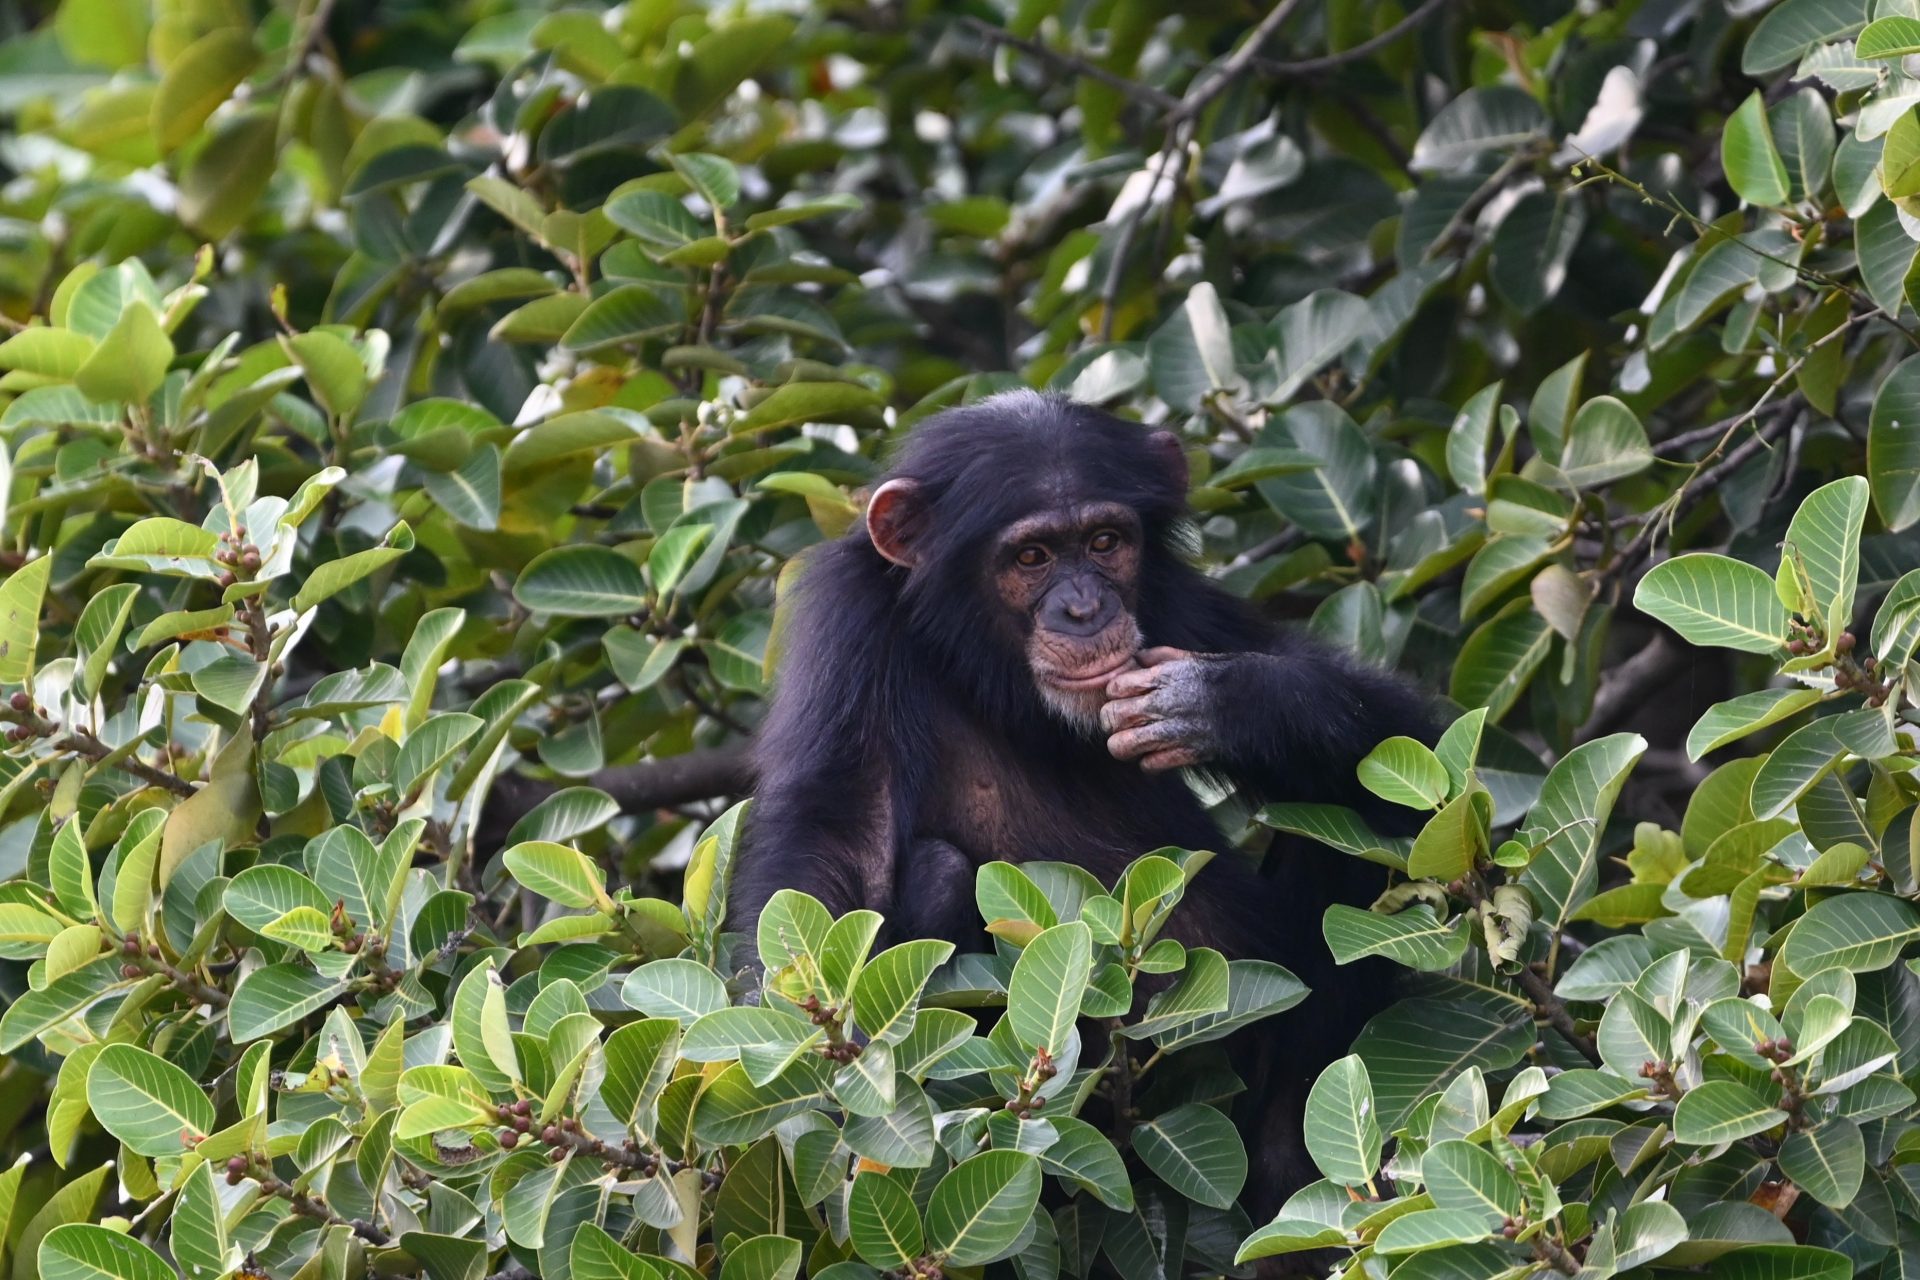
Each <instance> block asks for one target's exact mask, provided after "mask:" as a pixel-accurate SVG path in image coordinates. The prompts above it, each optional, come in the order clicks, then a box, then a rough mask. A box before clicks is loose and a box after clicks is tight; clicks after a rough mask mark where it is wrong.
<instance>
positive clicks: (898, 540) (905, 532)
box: [867, 480, 927, 569]
mask: <svg viewBox="0 0 1920 1280" xmlns="http://www.w3.org/2000/svg"><path fill="white" fill-rule="evenodd" d="M926 522H927V504H926V499H925V497H924V495H922V494H921V492H920V483H919V481H917V480H889V481H887V482H886V483H885V484H883V485H881V486H880V487H879V488H878V489H875V490H874V491H873V496H872V497H871V498H868V499H867V536H868V537H869V538H872V539H873V549H874V550H875V551H878V552H879V553H880V554H881V555H883V556H885V557H886V558H887V559H889V560H891V561H893V562H894V563H895V564H897V565H900V566H901V567H903V568H907V569H911V568H913V566H914V565H915V564H916V563H917V562H918V561H919V559H920V552H919V549H918V548H916V547H915V546H914V542H915V541H916V540H917V539H918V538H919V536H920V534H921V533H922V532H924V530H925V528H926Z"/></svg>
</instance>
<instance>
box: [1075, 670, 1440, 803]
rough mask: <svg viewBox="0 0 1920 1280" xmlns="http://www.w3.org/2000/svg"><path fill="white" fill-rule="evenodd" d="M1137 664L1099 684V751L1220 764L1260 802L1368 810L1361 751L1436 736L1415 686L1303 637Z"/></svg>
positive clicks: (1166, 762) (1148, 761)
mask: <svg viewBox="0 0 1920 1280" xmlns="http://www.w3.org/2000/svg"><path fill="white" fill-rule="evenodd" d="M1140 663H1141V665H1140V667H1139V669H1138V670H1134V671H1129V672H1125V673H1123V674H1121V675H1118V676H1116V677H1114V679H1113V681H1112V683H1111V684H1109V685H1108V686H1107V695H1108V698H1109V699H1110V700H1109V701H1108V703H1107V704H1106V707H1105V708H1104V710H1103V711H1102V715H1101V722H1102V727H1103V728H1105V729H1106V731H1107V732H1108V734H1109V735H1110V736H1109V738H1108V740H1107V745H1108V749H1109V750H1111V751H1112V752H1113V754H1114V755H1115V756H1117V757H1119V758H1120V759H1123V760H1138V761H1139V762H1140V763H1141V765H1142V766H1143V767H1144V768H1146V769H1149V770H1161V769H1172V768H1180V767H1198V768H1206V769H1214V770H1218V771H1219V772H1221V773H1224V774H1226V775H1228V776H1229V777H1231V778H1232V779H1233V780H1234V781H1235V782H1236V783H1238V784H1240V785H1241V786H1242V787H1243V788H1245V789H1247V790H1249V791H1251V792H1253V793H1254V794H1255V795H1256V796H1258V797H1260V798H1262V799H1267V800H1309V801H1320V802H1326V803H1332V804H1346V805H1350V806H1354V807H1358V808H1361V809H1372V808H1373V807H1375V806H1374V805H1372V804H1371V803H1369V800H1370V797H1368V796H1367V794H1366V792H1365V791H1364V790H1363V789H1362V788H1361V787H1360V786H1359V782H1358V779H1357V778H1356V777H1355V773H1354V769H1355V766H1357V765H1358V764H1359V762H1360V760H1361V759H1362V757H1364V756H1365V755H1366V754H1367V753H1368V752H1369V751H1371V750H1373V748H1374V747H1375V746H1376V745H1377V744H1378V743H1379V742H1380V741H1381V740H1383V739H1385V738H1389V737H1392V736H1394V735H1396V734H1406V735H1409V736H1411V737H1415V738H1420V739H1423V740H1426V741H1431V740H1432V738H1433V726H1432V717H1431V713H1430V711H1429V709H1428V707H1427V703H1426V700H1425V698H1424V697H1423V696H1422V695H1421V694H1420V693H1419V692H1418V691H1416V690H1415V689H1413V688H1412V686H1410V685H1409V684H1407V683H1406V682H1404V681H1402V680H1400V679H1398V678H1396V677H1395V676H1393V675H1390V674H1388V673H1386V672H1383V671H1380V670H1377V669H1375V668H1372V667H1369V666H1366V665H1364V664H1362V663H1360V662H1357V661H1355V660H1353V659H1352V658H1349V657H1347V656H1346V655H1343V654H1340V653H1338V652H1336V651H1334V650H1333V649H1331V648H1328V647H1327V646H1325V645H1322V644H1319V643H1317V642H1315V641H1312V640H1309V639H1306V638H1303V637H1296V636H1280V637H1278V638H1276V640H1275V641H1274V642H1273V643H1272V645H1271V646H1270V647H1269V648H1267V649H1266V650H1264V651H1255V652H1246V653H1195V652H1188V651H1185V650H1180V649H1167V648H1161V649H1149V650H1147V651H1146V652H1145V653H1143V654H1141V656H1140Z"/></svg>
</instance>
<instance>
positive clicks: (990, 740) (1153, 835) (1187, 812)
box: [913, 728, 1220, 868]
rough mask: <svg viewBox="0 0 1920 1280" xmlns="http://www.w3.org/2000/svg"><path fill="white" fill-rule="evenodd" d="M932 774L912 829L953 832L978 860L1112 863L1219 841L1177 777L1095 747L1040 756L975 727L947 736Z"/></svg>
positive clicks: (942, 836)
mask: <svg viewBox="0 0 1920 1280" xmlns="http://www.w3.org/2000/svg"><path fill="white" fill-rule="evenodd" d="M930 781H931V786H930V788H929V794H928V795H926V796H925V798H924V799H923V801H922V803H921V806H920V812H919V813H918V814H917V815H916V816H915V819H916V820H915V822H914V827H913V835H914V836H915V838H917V839H929V838H931V839H939V840H945V841H947V842H948V843H949V844H952V845H953V846H954V847H956V848H957V849H959V850H960V851H961V852H962V853H964V854H966V855H967V857H968V858H969V859H971V860H972V861H973V862H975V863H976V864H977V863H981V862H987V861H992V860H995V859H1004V860H1006V861H1009V862H1027V861H1042V860H1061V861H1072V862H1078V863H1080V864H1082V865H1083V866H1088V867H1090V868H1094V867H1108V866H1118V865H1124V863H1125V862H1126V861H1127V860H1129V859H1132V858H1135V857H1138V856H1139V855H1140V854H1143V853H1147V852H1149V851H1150V850H1153V849H1157V848H1161V847H1163V846H1165V845H1183V846H1187V847H1195V848H1197V847H1217V846H1218V845H1219V843H1220V833H1219V831H1218V829H1217V828H1216V827H1215V826H1214V825H1213V823H1212V821H1211V820H1209V819H1208V817H1207V815H1206V813H1205V811H1204V810H1203V809H1202V808H1201V806H1200V804H1199V802H1198V800H1196V799H1195V798H1194V795H1193V793H1192V792H1191V791H1189V790H1188V789H1187V787H1186V785H1185V784H1184V783H1183V782H1182V781H1181V780H1180V779H1179V778H1178V777H1177V776H1174V775H1166V774H1162V775H1152V774H1148V773H1145V772H1143V771H1142V770H1141V769H1139V768H1138V767H1137V766H1135V765H1130V764H1122V763H1121V762H1119V761H1115V760H1113V759H1111V758H1110V757H1106V756H1105V755H1104V754H1103V753H1100V752H1098V751H1095V750H1079V751H1067V752H1061V753H1057V754H1055V755H1053V756H1052V758H1047V759H1034V758H1032V756H1031V755H1030V754H1023V753H1022V752H1020V751H1017V750H1015V749H1014V748H1013V747H1012V746H1010V745H1009V744H1008V743H1006V742H1005V741H1004V740H1001V739H999V738H998V737H997V736H995V735H992V734H990V733H987V732H983V731H981V730H979V729H973V728H970V729H968V730H966V731H964V732H961V733H956V734H954V735H952V737H951V740H950V741H947V742H944V743H942V744H941V750H940V761H939V764H938V766H937V767H936V768H935V770H934V771H933V773H932V775H931V779H930Z"/></svg>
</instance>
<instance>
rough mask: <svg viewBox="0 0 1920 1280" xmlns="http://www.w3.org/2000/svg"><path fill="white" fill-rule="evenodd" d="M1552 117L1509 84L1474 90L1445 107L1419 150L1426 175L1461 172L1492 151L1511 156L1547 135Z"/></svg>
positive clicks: (1418, 165) (1416, 159) (1416, 164)
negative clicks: (1520, 147)
mask: <svg viewBox="0 0 1920 1280" xmlns="http://www.w3.org/2000/svg"><path fill="white" fill-rule="evenodd" d="M1546 130H1547V116H1546V112H1544V111H1543V110H1541V108H1540V104H1539V103H1538V102H1536V101H1535V100H1534V98H1533V96H1532V95H1531V94H1529V93H1526V92H1525V91H1524V90H1521V89H1516V88H1513V87H1511V86H1508V85H1499V86H1495V87H1491V88H1476V89H1468V90H1467V91H1466V92H1465V93H1463V94H1461V95H1460V96H1459V97H1457V98H1455V99H1454V100H1453V101H1451V102H1449V103H1448V104H1447V105H1446V106H1444V107H1442V108H1441V109H1440V111H1439V112H1438V113H1437V114H1436V115H1435V116H1434V117H1433V120H1432V122H1431V123H1429V124H1428V125H1427V127H1426V129H1425V130H1424V131H1422V132H1421V134H1420V138H1419V140H1418V141H1417V142H1415V143H1414V146H1413V159H1412V166H1413V168H1414V169H1415V170H1417V171H1419V172H1422V173H1434V172H1439V171H1442V170H1451V169H1458V168H1461V167H1463V166H1465V165H1466V164H1467V163H1469V162H1470V161H1472V160H1473V159H1475V158H1476V157H1478V156H1480V155H1482V154H1484V153H1485V152H1488V151H1509V150H1512V149H1513V148H1515V147H1518V146H1521V145H1524V144H1526V143H1528V142H1531V141H1533V140H1534V139H1536V138H1538V137H1540V136H1542V135H1543V134H1544V133H1545V132H1546Z"/></svg>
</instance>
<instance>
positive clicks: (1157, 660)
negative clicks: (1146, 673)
mask: <svg viewBox="0 0 1920 1280" xmlns="http://www.w3.org/2000/svg"><path fill="white" fill-rule="evenodd" d="M1192 656H1193V655H1192V654H1191V653H1189V652H1187V651H1186V650H1185V649H1176V648H1174V647H1173V646H1172V645H1170V644H1163V645H1156V646H1155V647H1154V648H1151V649H1142V650H1141V651H1140V665H1141V666H1143V667H1158V666H1161V665H1163V664H1165V663H1169V662H1178V661H1179V660H1180V659H1182V658H1191V657H1192Z"/></svg>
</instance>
